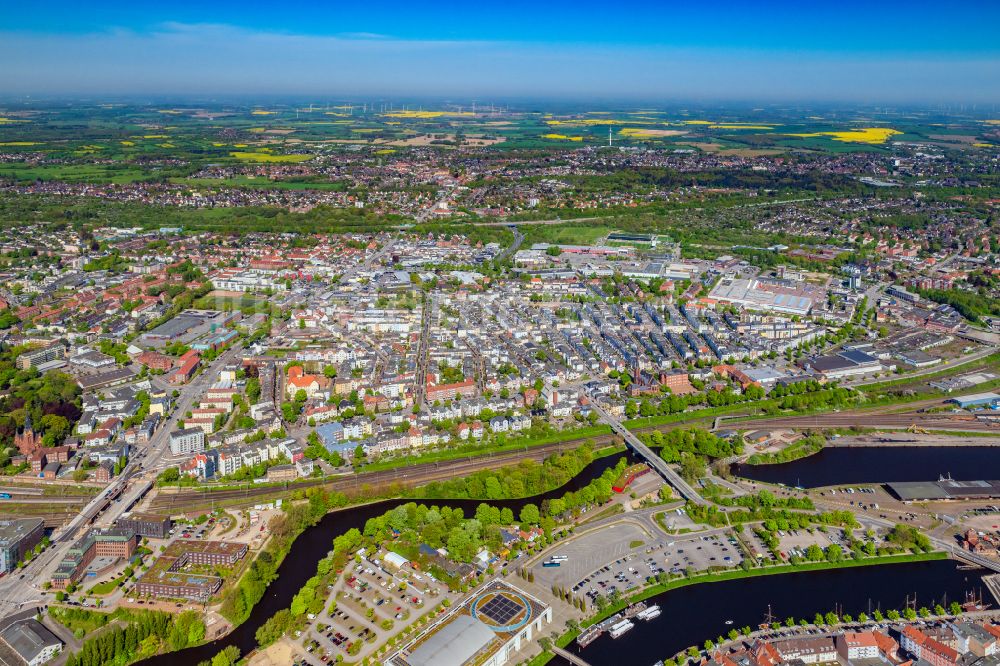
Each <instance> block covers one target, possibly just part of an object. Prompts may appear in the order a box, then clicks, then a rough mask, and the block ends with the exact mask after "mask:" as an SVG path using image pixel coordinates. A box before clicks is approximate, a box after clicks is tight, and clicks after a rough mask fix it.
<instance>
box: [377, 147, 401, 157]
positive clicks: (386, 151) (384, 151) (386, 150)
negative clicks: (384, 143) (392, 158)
mask: <svg viewBox="0 0 1000 666" xmlns="http://www.w3.org/2000/svg"><path fill="white" fill-rule="evenodd" d="M394 152H396V151H395V150H394V149H392V148H383V149H382V150H376V151H375V154H376V155H390V154H392V153H394Z"/></svg>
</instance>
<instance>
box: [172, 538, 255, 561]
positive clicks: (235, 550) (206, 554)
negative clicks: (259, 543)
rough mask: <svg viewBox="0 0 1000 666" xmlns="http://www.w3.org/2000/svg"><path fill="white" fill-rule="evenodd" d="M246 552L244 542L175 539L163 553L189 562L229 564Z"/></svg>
mask: <svg viewBox="0 0 1000 666" xmlns="http://www.w3.org/2000/svg"><path fill="white" fill-rule="evenodd" d="M246 554H247V545H246V544H245V543H233V542H229V541H188V540H181V541H175V542H174V543H172V544H170V546H169V547H168V548H167V550H166V552H165V553H164V555H170V556H172V557H177V558H181V557H185V558H187V563H190V564H210V565H223V566H230V565H233V564H236V562H237V561H238V560H240V559H241V558H242V557H243V556H244V555H246Z"/></svg>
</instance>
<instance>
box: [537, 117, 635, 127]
mask: <svg viewBox="0 0 1000 666" xmlns="http://www.w3.org/2000/svg"><path fill="white" fill-rule="evenodd" d="M629 122H630V123H631V124H636V125H641V124H642V123H636V122H635V121H634V120H632V121H629ZM545 124H546V125H552V126H553V127H587V126H593V125H624V124H625V121H624V120H615V119H614V118H580V119H578V120H546V121H545Z"/></svg>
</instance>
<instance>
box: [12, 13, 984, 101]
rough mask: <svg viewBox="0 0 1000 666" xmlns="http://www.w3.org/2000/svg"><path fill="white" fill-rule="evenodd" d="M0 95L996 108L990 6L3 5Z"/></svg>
mask: <svg viewBox="0 0 1000 666" xmlns="http://www.w3.org/2000/svg"><path fill="white" fill-rule="evenodd" d="M6 4H7V5H8V6H7V7H5V8H4V9H3V13H2V15H0V64H2V65H0V94H3V93H7V94H14V95H21V94H35V95H38V94H47V95H58V94H66V95H81V94H90V95H102V94H116V95H122V94H136V95H150V94H157V93H159V94H164V95H171V94H190V95H200V96H204V95H230V94H243V95H255V94H259V95H263V94H270V95H287V94H303V95H324V96H327V97H337V96H352V95H382V96H394V95H409V96H413V95H428V96H433V95H464V96H476V97H483V96H495V97H503V96H534V97H537V96H554V97H576V98H581V99H586V98H588V97H594V96H600V97H603V98H614V97H622V98H634V99H646V100H659V99H662V100H671V99H673V100H696V101H710V100H727V99H738V100H746V101H753V100H760V101H798V100H818V101H849V102H867V103H905V102H933V103H938V102H953V103H983V102H985V103H998V102H1000V37H998V33H997V28H996V26H998V25H1000V2H995V1H981V2H969V1H964V0H958V1H957V2H951V3H947V4H945V3H931V2H925V1H923V0H914V1H911V2H898V1H896V0H883V1H882V2H868V3H862V2H855V1H853V0H846V1H842V2H835V3H834V2H822V1H817V0H813V1H808V0H807V1H806V2H802V1H801V0H799V1H797V2H779V1H772V2H760V1H758V2H740V3H737V2H727V1H725V0H718V1H716V2H713V3H694V2H690V1H688V2H683V3H677V2H667V1H664V2H607V1H605V2H589V1H587V0H578V1H577V2H566V1H565V0H552V1H548V2H546V1H544V0H542V1H536V2H526V1H524V0H509V1H507V2H504V3H502V4H501V3H483V2H476V1H475V0H466V2H460V3H459V2H448V1H440V2H434V3H420V2H413V1H411V2H406V3H403V2H395V1H393V0H383V1H381V2H367V3H366V2H357V1H355V2H351V3H341V2H325V3H316V2H301V1H294V0H293V1H291V2H274V1H273V0H272V1H271V2H258V1H257V0H242V1H240V2H232V1H230V0H220V1H215V2H206V3H200V2H199V3H195V2H169V3H168V2H143V1H142V0H137V1H135V2H132V3H130V4H128V5H127V6H126V4H127V3H110V2H103V1H102V0H94V1H91V2H79V1H78V0H77V1H75V2H66V1H64V0H53V1H51V2H48V3H46V4H44V5H41V6H40V5H37V4H31V3H6Z"/></svg>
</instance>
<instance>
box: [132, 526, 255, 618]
mask: <svg viewBox="0 0 1000 666" xmlns="http://www.w3.org/2000/svg"><path fill="white" fill-rule="evenodd" d="M246 554H247V545H246V544H245V543H230V542H227V541H186V540H182V541H175V542H174V543H172V544H170V546H168V547H167V550H166V551H164V553H163V555H162V556H161V557H160V559H158V560H157V561H156V563H155V564H154V565H153V566H152V567H150V568H149V571H147V572H146V573H144V574H143V575H142V578H140V579H139V582H138V583H136V586H135V590H136V594H139V595H144V596H147V597H154V598H167V599H189V600H191V601H198V602H202V603H204V602H207V601H208V600H209V598H210V597H211V596H212V595H213V594H215V593H216V592H217V591H218V590H219V588H220V587H222V579H221V578H219V577H218V576H211V575H203V574H200V573H193V572H188V571H184V569H186V568H187V567H188V566H189V565H209V566H217V565H222V566H231V565H233V564H235V563H236V562H237V561H238V560H239V559H240V558H242V557H243V556H245V555H246Z"/></svg>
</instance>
